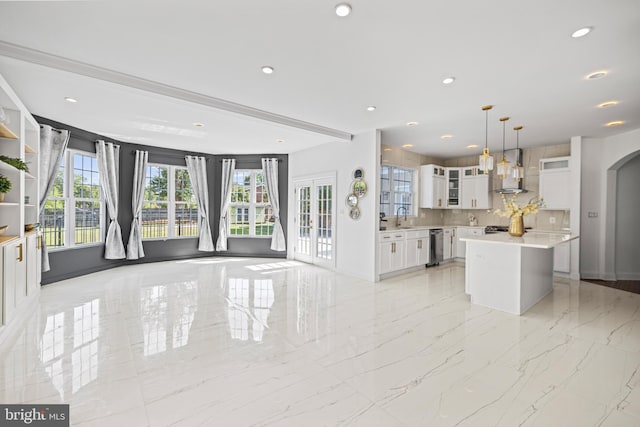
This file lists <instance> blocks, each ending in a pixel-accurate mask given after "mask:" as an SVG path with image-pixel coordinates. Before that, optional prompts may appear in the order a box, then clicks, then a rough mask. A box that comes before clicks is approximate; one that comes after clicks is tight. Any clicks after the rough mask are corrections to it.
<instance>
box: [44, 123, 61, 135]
mask: <svg viewBox="0 0 640 427" xmlns="http://www.w3.org/2000/svg"><path fill="white" fill-rule="evenodd" d="M38 124H39V123H38ZM44 126H49V127H50V128H51V130H52V131H54V132H58V133H62V131H63V130H64V129H56V128H54V127H53V126H50V125H40V127H44Z"/></svg>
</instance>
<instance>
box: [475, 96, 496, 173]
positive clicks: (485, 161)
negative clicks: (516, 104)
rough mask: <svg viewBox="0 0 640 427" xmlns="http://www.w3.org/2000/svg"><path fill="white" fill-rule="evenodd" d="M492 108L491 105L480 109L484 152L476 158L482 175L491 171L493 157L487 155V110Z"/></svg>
mask: <svg viewBox="0 0 640 427" xmlns="http://www.w3.org/2000/svg"><path fill="white" fill-rule="evenodd" d="M492 108H493V105H485V106H484V107H482V111H484V112H485V125H484V150H482V154H480V157H479V158H478V162H479V164H480V169H482V170H483V171H484V173H488V172H489V171H492V170H493V156H491V155H490V154H489V110H491V109H492Z"/></svg>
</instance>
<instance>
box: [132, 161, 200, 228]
mask: <svg viewBox="0 0 640 427" xmlns="http://www.w3.org/2000/svg"><path fill="white" fill-rule="evenodd" d="M194 236H198V204H197V203H196V199H195V195H194V194H193V189H192V188H191V180H190V179H189V172H188V171H187V169H186V168H184V167H180V166H168V165H152V164H150V165H148V166H147V173H146V176H145V189H144V202H143V203H142V238H143V239H167V238H174V237H194Z"/></svg>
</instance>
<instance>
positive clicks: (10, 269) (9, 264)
mask: <svg viewBox="0 0 640 427" xmlns="http://www.w3.org/2000/svg"><path fill="white" fill-rule="evenodd" d="M26 249H27V248H26V241H25V239H24V238H22V239H16V240H12V241H11V242H9V243H6V244H5V245H4V250H3V251H2V252H3V253H2V287H3V292H2V294H3V295H2V296H3V298H2V299H3V301H2V323H3V324H4V325H6V324H8V323H9V322H10V321H11V319H13V318H14V317H15V315H16V311H17V309H18V307H19V306H20V305H21V304H22V302H23V301H24V300H25V299H26V297H27V260H26V255H27V254H26Z"/></svg>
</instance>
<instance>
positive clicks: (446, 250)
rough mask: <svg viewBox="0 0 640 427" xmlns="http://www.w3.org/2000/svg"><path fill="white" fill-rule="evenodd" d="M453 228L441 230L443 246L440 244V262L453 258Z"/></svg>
mask: <svg viewBox="0 0 640 427" xmlns="http://www.w3.org/2000/svg"><path fill="white" fill-rule="evenodd" d="M453 230H454V229H453V228H443V229H442V234H443V242H442V243H443V244H442V260H443V261H446V260H448V259H451V258H453V253H454V252H453V243H454V242H453V239H454V233H453Z"/></svg>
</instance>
